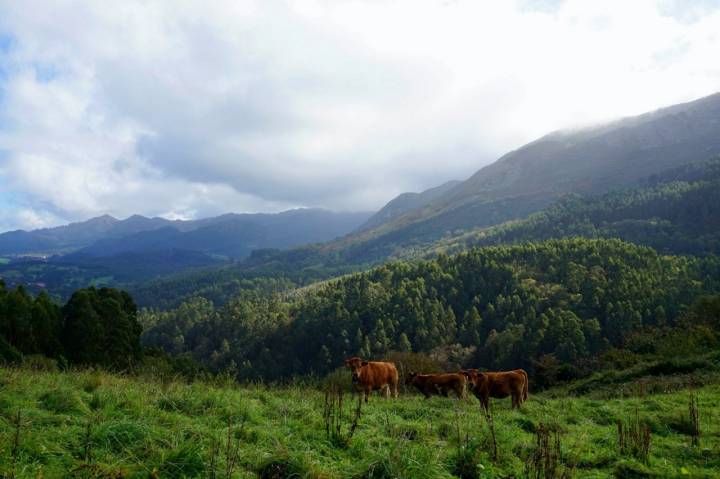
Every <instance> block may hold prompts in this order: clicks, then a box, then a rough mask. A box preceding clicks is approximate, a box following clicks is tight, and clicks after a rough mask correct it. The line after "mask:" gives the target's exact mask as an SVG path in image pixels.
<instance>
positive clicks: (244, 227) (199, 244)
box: [0, 209, 370, 297]
mask: <svg viewBox="0 0 720 479" xmlns="http://www.w3.org/2000/svg"><path fill="white" fill-rule="evenodd" d="M369 217H370V213H336V212H332V211H327V210H321V209H296V210H290V211H285V212H282V213H278V214H227V215H222V216H218V217H214V218H206V219H201V220H196V221H169V220H164V219H162V218H145V217H142V216H132V217H130V218H128V219H126V220H122V221H120V220H117V219H115V218H112V217H109V216H105V217H101V218H95V219H93V220H89V221H86V222H84V223H77V224H73V225H68V226H66V227H60V228H52V229H45V230H38V231H33V232H13V233H10V234H5V235H0V245H4V246H5V249H4V250H3V251H4V252H5V254H8V252H10V253H11V254H16V255H22V254H28V255H32V254H34V255H39V254H50V253H51V252H60V253H65V254H58V255H55V256H52V257H50V258H49V259H48V260H42V259H37V258H35V259H30V258H16V259H15V260H14V261H10V262H9V263H8V262H6V261H5V262H2V263H0V279H3V280H5V282H6V283H8V284H9V285H10V286H13V285H17V284H27V285H29V287H30V289H31V291H34V292H35V291H39V290H40V289H47V290H49V291H50V292H52V293H54V294H57V295H58V296H60V297H64V296H65V295H67V294H69V293H71V292H72V291H73V290H74V289H77V288H81V287H84V286H87V285H88V284H107V285H117V284H128V283H134V282H142V281H147V280H149V279H152V278H157V277H160V276H165V275H170V274H177V273H180V272H184V271H188V270H195V269H198V268H204V267H209V266H217V265H219V264H227V263H228V262H231V261H234V260H238V259H242V258H245V257H246V256H248V255H250V253H251V252H252V251H253V250H256V249H257V250H264V251H267V250H268V248H271V249H272V250H273V251H277V250H281V249H285V248H292V247H297V246H300V245H304V244H306V243H314V242H320V241H327V240H330V239H333V238H336V237H338V236H341V235H343V234H347V233H348V232H350V231H352V230H354V229H356V228H357V227H358V226H359V225H361V224H362V223H363V222H365V221H366V220H367V219H368V218H369ZM8 238H9V239H8ZM22 238H24V239H26V241H25V242H22V241H21V242H17V241H16V240H18V239H22ZM3 239H4V240H5V243H3V242H2V240H3ZM41 247H42V248H41Z"/></svg>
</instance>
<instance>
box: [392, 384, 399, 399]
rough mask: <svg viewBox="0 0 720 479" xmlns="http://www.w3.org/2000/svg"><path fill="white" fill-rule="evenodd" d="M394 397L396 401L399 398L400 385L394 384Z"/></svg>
mask: <svg viewBox="0 0 720 479" xmlns="http://www.w3.org/2000/svg"><path fill="white" fill-rule="evenodd" d="M393 396H394V397H395V399H397V398H398V383H394V384H393Z"/></svg>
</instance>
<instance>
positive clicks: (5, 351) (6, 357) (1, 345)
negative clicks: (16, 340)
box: [0, 336, 23, 364]
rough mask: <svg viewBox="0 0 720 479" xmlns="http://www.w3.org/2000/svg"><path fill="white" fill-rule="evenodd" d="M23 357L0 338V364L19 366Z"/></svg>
mask: <svg viewBox="0 0 720 479" xmlns="http://www.w3.org/2000/svg"><path fill="white" fill-rule="evenodd" d="M22 358H23V355H22V353H21V352H20V351H18V350H17V349H15V348H14V347H13V346H12V344H10V343H8V342H7V341H5V338H3V337H2V336H0V364H19V363H20V362H22Z"/></svg>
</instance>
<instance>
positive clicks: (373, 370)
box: [345, 357, 528, 410]
mask: <svg viewBox="0 0 720 479" xmlns="http://www.w3.org/2000/svg"><path fill="white" fill-rule="evenodd" d="M345 366H347V367H348V368H349V369H350V371H352V383H353V387H354V388H355V389H356V390H357V391H358V392H360V394H361V395H362V398H363V399H364V400H365V402H368V397H369V396H370V393H372V392H373V391H378V390H379V391H382V392H384V394H385V397H387V398H389V397H390V395H391V394H392V395H393V396H394V397H398V383H399V382H400V375H399V374H398V370H397V367H395V363H391V362H384V361H363V360H362V359H361V358H358V357H352V358H348V359H346V360H345ZM406 384H408V385H411V386H414V387H415V388H417V389H418V391H420V392H421V393H422V394H423V395H424V396H425V398H426V399H427V398H429V397H430V396H432V395H434V394H437V395H442V396H446V397H447V396H449V395H450V393H455V395H456V396H457V398H458V399H464V398H465V397H466V391H467V390H468V389H470V390H471V391H472V393H473V394H474V395H475V397H476V398H478V400H479V401H480V404H482V406H483V407H484V408H485V410H487V409H488V407H489V406H490V398H500V399H502V398H506V397H510V399H511V401H512V407H513V408H519V407H520V405H521V404H522V403H523V401H525V400H526V399H527V398H528V375H527V373H526V372H525V370H523V369H515V370H512V371H503V372H482V371H479V370H478V369H463V370H460V371H458V372H456V373H440V374H418V373H415V372H411V373H410V374H409V375H408V377H407V378H406Z"/></svg>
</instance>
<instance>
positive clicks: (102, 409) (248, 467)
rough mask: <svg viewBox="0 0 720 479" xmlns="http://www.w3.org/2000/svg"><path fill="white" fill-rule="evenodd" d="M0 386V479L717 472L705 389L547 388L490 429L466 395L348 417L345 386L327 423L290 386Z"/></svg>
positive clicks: (311, 395)
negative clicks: (628, 392)
mask: <svg viewBox="0 0 720 479" xmlns="http://www.w3.org/2000/svg"><path fill="white" fill-rule="evenodd" d="M0 385H1V387H2V389H1V390H0V477H15V478H32V479H37V478H38V477H43V478H46V479H48V478H56V477H87V478H90V477H94V478H100V477H104V478H148V477H156V478H166V477H167V478H173V477H177V478H180V477H184V478H191V477H198V478H210V477H212V478H217V479H219V478H224V479H230V478H250V477H271V478H285V477H300V478H343V479H344V478H427V479H436V478H440V479H442V478H446V479H447V478H453V477H460V478H471V479H475V478H480V477H523V476H525V477H527V476H528V475H530V476H532V477H564V476H563V475H562V474H564V473H565V471H574V477H613V476H617V477H632V476H633V475H635V476H637V475H638V474H652V475H655V476H656V477H680V476H682V473H681V471H688V473H689V474H690V475H691V477H716V476H717V472H716V471H717V470H718V469H720V422H718V421H717V420H710V419H709V418H718V417H720V401H719V400H718V399H720V386H718V385H707V386H704V387H701V388H699V389H697V390H695V391H694V392H693V394H694V399H692V402H689V400H688V392H687V391H679V392H673V393H669V394H658V393H653V392H647V391H646V393H645V396H644V397H637V396H630V397H628V396H626V397H625V398H623V399H614V398H610V399H598V398H596V397H587V396H580V397H562V398H554V397H553V395H555V394H557V393H558V392H557V391H550V392H548V393H547V394H545V393H539V394H535V395H533V396H532V397H531V398H530V400H529V401H527V402H526V403H524V404H523V406H522V408H521V409H520V410H511V409H510V402H509V401H500V400H495V401H494V402H493V403H492V413H493V415H492V428H491V427H490V423H488V418H487V417H485V413H484V412H483V411H482V409H481V407H480V404H479V403H478V402H477V401H476V400H472V401H457V400H455V399H448V398H443V397H433V398H431V399H428V400H424V399H422V398H421V397H420V396H415V395H411V394H405V395H402V396H401V397H400V398H399V399H397V400H395V399H390V400H386V399H384V398H382V397H380V396H378V395H374V396H372V397H371V398H370V402H369V404H367V405H364V404H363V405H362V413H361V415H358V416H359V417H360V418H359V419H358V420H357V421H355V420H354V417H355V404H356V400H357V397H356V396H354V395H352V393H350V392H349V391H348V390H344V391H343V395H344V396H343V397H344V399H343V412H342V415H341V417H340V419H339V420H337V421H335V422H331V423H330V424H329V425H328V423H327V419H328V414H327V412H325V408H326V404H327V403H328V399H327V397H326V395H325V392H324V391H323V390H322V389H319V388H318V389H314V388H310V387H307V386H299V385H295V386H286V387H270V386H267V385H262V384H256V385H248V386H242V387H239V386H237V385H223V384H212V383H192V384H186V383H182V382H172V381H170V382H169V381H167V380H165V381H153V380H148V379H147V378H144V379H143V380H138V379H136V378H132V377H126V376H120V375H112V374H107V373H104V372H102V371H70V372H57V371H37V370H35V371H27V370H15V369H2V368H0ZM336 403H337V402H336ZM691 404H693V406H692V408H694V410H695V411H697V414H696V415H695V416H693V415H692V412H691ZM679 411H683V415H682V417H683V418H684V419H683V420H685V421H687V422H688V423H689V424H692V421H693V419H692V418H693V417H697V418H698V421H697V424H698V429H697V431H698V436H699V420H700V419H702V418H707V419H704V420H703V424H702V426H703V429H702V448H700V447H690V444H692V435H691V434H690V433H692V428H689V429H683V428H682V427H681V426H679V425H678V424H677V423H678V422H679V421H678V417H679V416H678V412H679ZM333 414H335V416H334V417H338V413H337V411H336V412H335V413H333ZM330 416H332V415H330ZM618 421H620V422H621V423H622V425H623V433H622V434H623V439H622V443H623V445H622V446H620V445H619V438H618V430H617V428H618V426H617V422H618ZM353 424H354V425H353ZM338 425H339V426H340V428H339V433H338V432H337V431H338ZM332 431H335V432H334V433H333V432H332ZM351 431H352V434H350V432H351ZM633 431H639V434H636V433H635V432H633ZM646 431H649V434H651V436H650V438H651V439H650V441H649V442H648V444H649V445H648V446H647V447H645V446H643V445H642V440H644V438H645V437H646V436H645V435H646V434H647V432H646ZM333 434H335V435H336V436H339V437H341V438H347V437H350V439H349V440H346V441H342V440H340V441H338V440H336V439H333V437H332V436H333ZM689 435H690V440H689V439H688V436H689ZM635 438H638V439H639V440H640V443H639V445H638V446H635V445H633V444H635V442H634V441H635V440H636V439H635ZM495 449H497V451H495ZM635 450H638V451H639V452H637V453H636V452H633V451H635ZM533 458H534V459H533ZM528 461H532V462H533V464H535V466H533V467H534V468H533V469H532V470H530V469H528V466H527V462H528ZM538 470H541V471H543V472H540V473H539V474H540V475H539V476H538V472H537V471H538Z"/></svg>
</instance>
